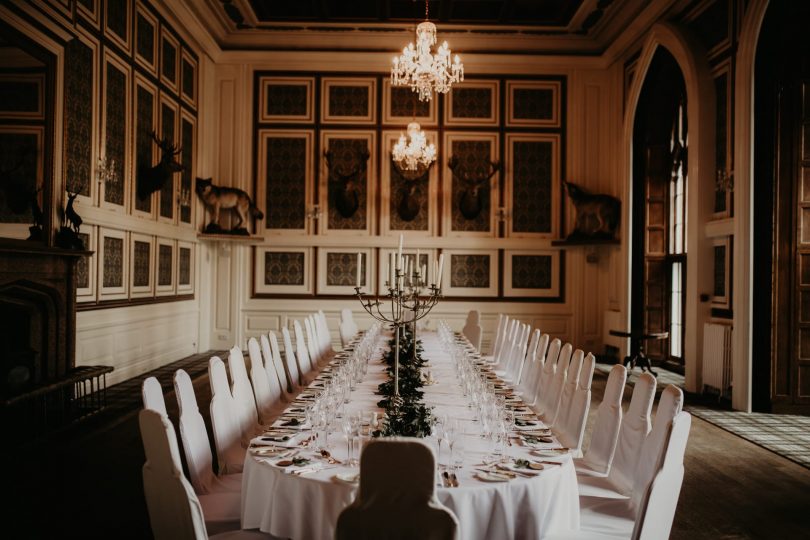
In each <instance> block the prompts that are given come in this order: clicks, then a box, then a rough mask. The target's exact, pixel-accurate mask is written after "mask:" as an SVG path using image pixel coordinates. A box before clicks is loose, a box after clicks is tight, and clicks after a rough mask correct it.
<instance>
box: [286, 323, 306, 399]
mask: <svg viewBox="0 0 810 540" xmlns="http://www.w3.org/2000/svg"><path fill="white" fill-rule="evenodd" d="M281 339H282V340H283V341H284V360H285V362H284V364H285V365H286V366H287V372H288V373H289V374H290V381H291V383H292V387H293V390H296V391H297V390H298V389H299V388H300V387H301V385H303V384H304V380H303V379H302V378H301V371H300V366H299V365H298V359H297V358H296V357H295V351H294V350H293V346H292V340H291V339H290V331H289V330H287V327H286V326H285V327H284V328H282V329H281Z"/></svg>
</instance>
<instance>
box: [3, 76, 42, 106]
mask: <svg viewBox="0 0 810 540" xmlns="http://www.w3.org/2000/svg"><path fill="white" fill-rule="evenodd" d="M43 91H44V89H43V88H42V84H40V82H39V81H35V80H31V79H17V80H14V77H13V76H11V77H4V78H2V79H0V114H2V113H40V114H42V111H40V110H39V109H40V99H41V97H42V92H43Z"/></svg>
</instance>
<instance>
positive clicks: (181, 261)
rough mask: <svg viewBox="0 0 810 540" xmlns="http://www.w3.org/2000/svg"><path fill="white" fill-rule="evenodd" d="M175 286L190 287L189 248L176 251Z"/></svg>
mask: <svg viewBox="0 0 810 540" xmlns="http://www.w3.org/2000/svg"><path fill="white" fill-rule="evenodd" d="M177 284H178V285H191V248H187V247H181V248H178V250H177Z"/></svg>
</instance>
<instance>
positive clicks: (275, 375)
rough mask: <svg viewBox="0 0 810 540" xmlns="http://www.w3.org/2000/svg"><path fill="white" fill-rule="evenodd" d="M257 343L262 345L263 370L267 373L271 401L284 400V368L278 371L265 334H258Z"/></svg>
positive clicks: (285, 387)
mask: <svg viewBox="0 0 810 540" xmlns="http://www.w3.org/2000/svg"><path fill="white" fill-rule="evenodd" d="M259 344H260V345H261V347H262V356H263V357H264V371H265V373H267V382H268V384H269V386H270V395H271V398H272V401H273V403H278V402H280V401H282V400H284V398H285V396H286V395H287V390H286V389H287V378H286V376H285V375H284V369H282V370H281V373H279V372H278V370H277V369H276V362H275V360H274V358H273V356H274V355H273V349H272V347H271V346H270V340H269V339H267V336H266V335H264V334H262V335H261V336H259ZM277 348H278V347H277Z"/></svg>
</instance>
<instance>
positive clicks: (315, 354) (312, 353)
mask: <svg viewBox="0 0 810 540" xmlns="http://www.w3.org/2000/svg"><path fill="white" fill-rule="evenodd" d="M304 329H305V330H306V331H307V350H309V357H310V358H311V359H312V363H313V365H316V366H320V365H321V364H323V363H324V362H323V359H322V358H321V348H320V346H318V336H317V335H316V333H315V321H314V319H313V317H312V315H307V316H306V317H304Z"/></svg>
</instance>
